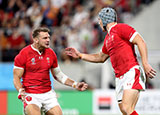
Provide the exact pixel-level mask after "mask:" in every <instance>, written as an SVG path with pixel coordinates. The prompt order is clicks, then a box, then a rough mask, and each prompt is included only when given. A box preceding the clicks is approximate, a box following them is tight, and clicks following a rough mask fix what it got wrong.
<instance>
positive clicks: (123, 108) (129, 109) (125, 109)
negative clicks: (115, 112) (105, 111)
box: [120, 104, 134, 115]
mask: <svg viewBox="0 0 160 115" xmlns="http://www.w3.org/2000/svg"><path fill="white" fill-rule="evenodd" d="M120 109H121V112H122V113H123V115H130V113H132V112H133V111H134V109H133V108H132V107H131V106H129V105H127V104H122V106H121V108H120Z"/></svg>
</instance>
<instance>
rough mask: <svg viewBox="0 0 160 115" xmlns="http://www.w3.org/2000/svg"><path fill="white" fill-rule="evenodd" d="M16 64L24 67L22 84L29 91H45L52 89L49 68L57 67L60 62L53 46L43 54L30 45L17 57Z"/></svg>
mask: <svg viewBox="0 0 160 115" xmlns="http://www.w3.org/2000/svg"><path fill="white" fill-rule="evenodd" d="M14 66H15V68H16V67H19V68H23V69H24V74H23V76H22V84H23V87H24V88H25V91H26V92H27V93H44V92H47V91H50V90H51V81H50V76H49V70H50V69H51V68H56V67H57V66H58V62H57V56H56V54H55V53H54V51H53V50H52V49H51V48H47V49H45V51H44V52H43V53H42V54H41V53H40V52H39V51H38V50H36V49H35V48H34V47H33V46H32V45H29V46H27V47H25V48H23V49H22V50H21V51H20V53H19V54H18V55H17V56H16V57H15V60H14Z"/></svg>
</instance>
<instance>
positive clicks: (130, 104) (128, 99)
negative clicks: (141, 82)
mask: <svg viewBox="0 0 160 115" xmlns="http://www.w3.org/2000/svg"><path fill="white" fill-rule="evenodd" d="M139 93H140V92H139V91H138V90H136V89H126V90H124V91H123V97H122V106H123V107H125V109H134V108H135V106H136V104H137V101H138V99H139Z"/></svg>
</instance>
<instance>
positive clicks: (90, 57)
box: [65, 47, 109, 63]
mask: <svg viewBox="0 0 160 115" xmlns="http://www.w3.org/2000/svg"><path fill="white" fill-rule="evenodd" d="M65 53H66V54H67V55H69V56H72V57H73V58H76V59H82V60H85V61H88V62H93V63H103V62H105V61H106V60H107V59H108V58H109V55H107V54H104V53H102V52H99V53H97V54H84V53H80V52H79V51H78V50H76V49H75V48H71V47H69V48H66V49H65Z"/></svg>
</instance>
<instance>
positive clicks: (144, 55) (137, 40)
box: [132, 34, 156, 79]
mask: <svg viewBox="0 0 160 115" xmlns="http://www.w3.org/2000/svg"><path fill="white" fill-rule="evenodd" d="M132 43H133V44H136V45H137V46H138V50H139V52H140V55H141V59H142V64H143V68H144V71H145V73H146V75H147V76H148V77H149V78H151V79H152V78H154V77H155V76H156V71H155V70H154V69H153V68H152V67H151V66H150V64H149V63H148V53H147V46H146V43H145V42H144V40H143V38H142V37H141V36H140V35H139V34H137V35H136V36H135V38H134V39H133V41H132Z"/></svg>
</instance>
